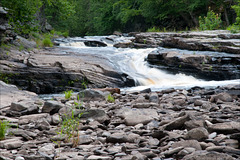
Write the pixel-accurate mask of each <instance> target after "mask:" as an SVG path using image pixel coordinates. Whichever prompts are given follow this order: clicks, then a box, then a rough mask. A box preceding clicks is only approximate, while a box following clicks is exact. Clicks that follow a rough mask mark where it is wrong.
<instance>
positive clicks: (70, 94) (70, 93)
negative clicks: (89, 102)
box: [64, 90, 73, 99]
mask: <svg viewBox="0 0 240 160" xmlns="http://www.w3.org/2000/svg"><path fill="white" fill-rule="evenodd" d="M72 93H73V91H72V90H69V91H65V92H64V94H65V99H71V97H72Z"/></svg>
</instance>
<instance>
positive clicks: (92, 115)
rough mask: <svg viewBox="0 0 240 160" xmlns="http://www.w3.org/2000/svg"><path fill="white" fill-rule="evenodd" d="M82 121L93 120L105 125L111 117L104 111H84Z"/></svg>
mask: <svg viewBox="0 0 240 160" xmlns="http://www.w3.org/2000/svg"><path fill="white" fill-rule="evenodd" d="M81 112H82V111H81ZM81 119H93V120H96V121H98V122H99V123H103V122H105V121H108V120H109V117H108V115H107V114H106V112H105V111H104V110H101V109H89V110H86V111H84V113H83V114H82V115H81Z"/></svg>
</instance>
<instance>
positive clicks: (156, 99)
mask: <svg viewBox="0 0 240 160" xmlns="http://www.w3.org/2000/svg"><path fill="white" fill-rule="evenodd" d="M149 102H152V103H157V104H158V103H159V96H158V94H157V93H156V92H151V93H150V95H149Z"/></svg>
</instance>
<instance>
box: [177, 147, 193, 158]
mask: <svg viewBox="0 0 240 160" xmlns="http://www.w3.org/2000/svg"><path fill="white" fill-rule="evenodd" d="M195 151H196V149H195V148H191V147H186V148H184V149H183V150H181V151H180V152H178V155H180V156H186V155H189V154H191V153H193V152H195Z"/></svg>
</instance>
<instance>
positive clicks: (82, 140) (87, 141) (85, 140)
mask: <svg viewBox="0 0 240 160" xmlns="http://www.w3.org/2000/svg"><path fill="white" fill-rule="evenodd" d="M92 142H93V140H92V138H91V137H90V136H89V135H80V136H79V143H78V144H80V145H81V144H90V143H92Z"/></svg>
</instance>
